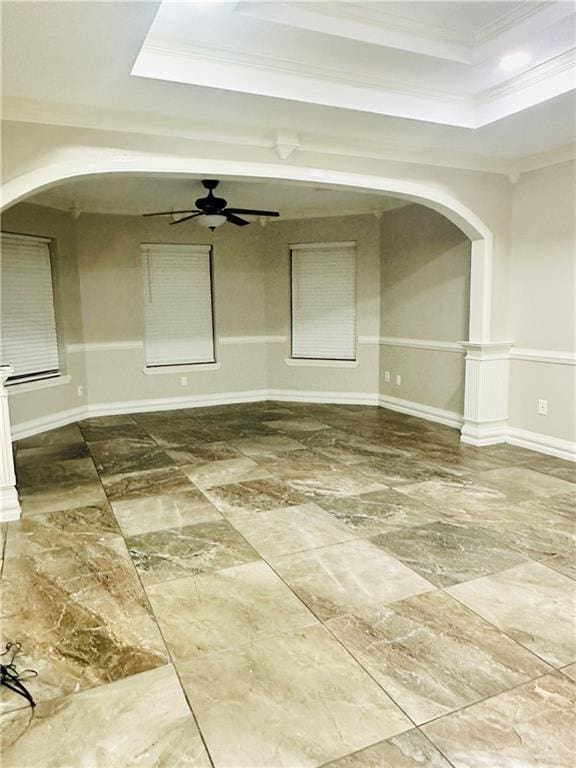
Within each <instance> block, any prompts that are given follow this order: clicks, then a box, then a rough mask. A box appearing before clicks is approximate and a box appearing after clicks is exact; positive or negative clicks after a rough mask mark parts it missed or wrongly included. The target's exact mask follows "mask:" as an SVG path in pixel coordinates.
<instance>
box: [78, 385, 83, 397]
mask: <svg viewBox="0 0 576 768" xmlns="http://www.w3.org/2000/svg"><path fill="white" fill-rule="evenodd" d="M78 397H84V387H82V386H80V387H78Z"/></svg>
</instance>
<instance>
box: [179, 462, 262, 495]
mask: <svg viewBox="0 0 576 768" xmlns="http://www.w3.org/2000/svg"><path fill="white" fill-rule="evenodd" d="M182 469H183V471H184V472H185V473H186V475H187V477H189V478H190V480H192V482H193V483H194V485H197V486H198V488H202V489H205V488H213V487H214V486H216V485H225V484H227V483H240V482H244V481H246V480H259V479H264V478H271V477H272V475H271V474H270V472H268V471H267V470H266V469H264V468H263V467H261V466H259V465H258V464H257V463H256V462H255V461H253V460H252V459H249V458H248V457H247V456H242V457H241V458H237V459H226V460H223V461H212V462H210V463H209V464H204V465H202V466H196V465H194V464H192V465H184V466H183V467H182Z"/></svg>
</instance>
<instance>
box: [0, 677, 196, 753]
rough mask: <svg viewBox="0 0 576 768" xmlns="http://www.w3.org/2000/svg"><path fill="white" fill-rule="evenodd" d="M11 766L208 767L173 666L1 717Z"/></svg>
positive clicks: (1, 733)
mask: <svg viewBox="0 0 576 768" xmlns="http://www.w3.org/2000/svg"><path fill="white" fill-rule="evenodd" d="M0 738H1V745H2V755H3V758H2V760H3V765H5V766H6V768H73V767H74V768H79V767H80V766H86V767H87V768H88V767H89V768H111V767H112V766H118V768H120V766H121V767H122V768H160V767H161V766H162V767H164V766H165V767H166V768H168V766H170V768H210V760H209V759H208V755H207V754H206V750H205V748H204V745H203V743H202V739H201V737H200V734H199V732H198V728H197V726H196V724H195V722H194V718H193V717H192V714H191V713H190V710H189V709H188V705H187V704H186V699H185V698H184V694H183V692H182V689H181V687H180V684H179V682H178V678H177V677H176V674H175V672H174V670H173V669H172V667H162V668H160V669H155V670H152V671H150V672H143V673H141V674H139V675H135V676H133V677H130V678H128V679H126V680H119V681H118V682H115V683H110V684H108V685H102V686H100V687H99V688H93V689H92V690H89V691H82V692H80V693H77V694H75V695H73V696H65V697H63V698H59V699H55V700H53V701H47V702H41V703H40V704H39V705H38V706H37V707H36V709H35V710H34V711H33V712H31V711H30V710H29V709H21V710H18V711H15V712H11V713H8V714H5V715H4V716H3V717H2V718H1V719H0Z"/></svg>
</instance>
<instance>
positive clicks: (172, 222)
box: [170, 211, 204, 227]
mask: <svg viewBox="0 0 576 768" xmlns="http://www.w3.org/2000/svg"><path fill="white" fill-rule="evenodd" d="M203 215H204V214H203V213H202V211H199V212H196V213H193V214H192V215H191V216H184V218H183V219H178V221H171V222H170V226H171V227H173V226H174V224H182V222H183V221H188V219H195V218H196V216H203Z"/></svg>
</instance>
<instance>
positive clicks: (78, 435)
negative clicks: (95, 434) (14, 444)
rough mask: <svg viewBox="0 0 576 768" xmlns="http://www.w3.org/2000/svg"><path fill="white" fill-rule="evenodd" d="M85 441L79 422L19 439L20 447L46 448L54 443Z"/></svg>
mask: <svg viewBox="0 0 576 768" xmlns="http://www.w3.org/2000/svg"><path fill="white" fill-rule="evenodd" d="M83 442H84V438H83V437H82V432H81V431H80V428H79V426H78V424H67V425H66V426H65V427H58V429H50V430H48V432H41V433H40V434H38V435H32V437H25V438H23V439H22V440H18V448H19V449H20V448H45V447H47V446H52V445H60V446H62V445H69V446H70V445H78V444H81V443H83Z"/></svg>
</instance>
